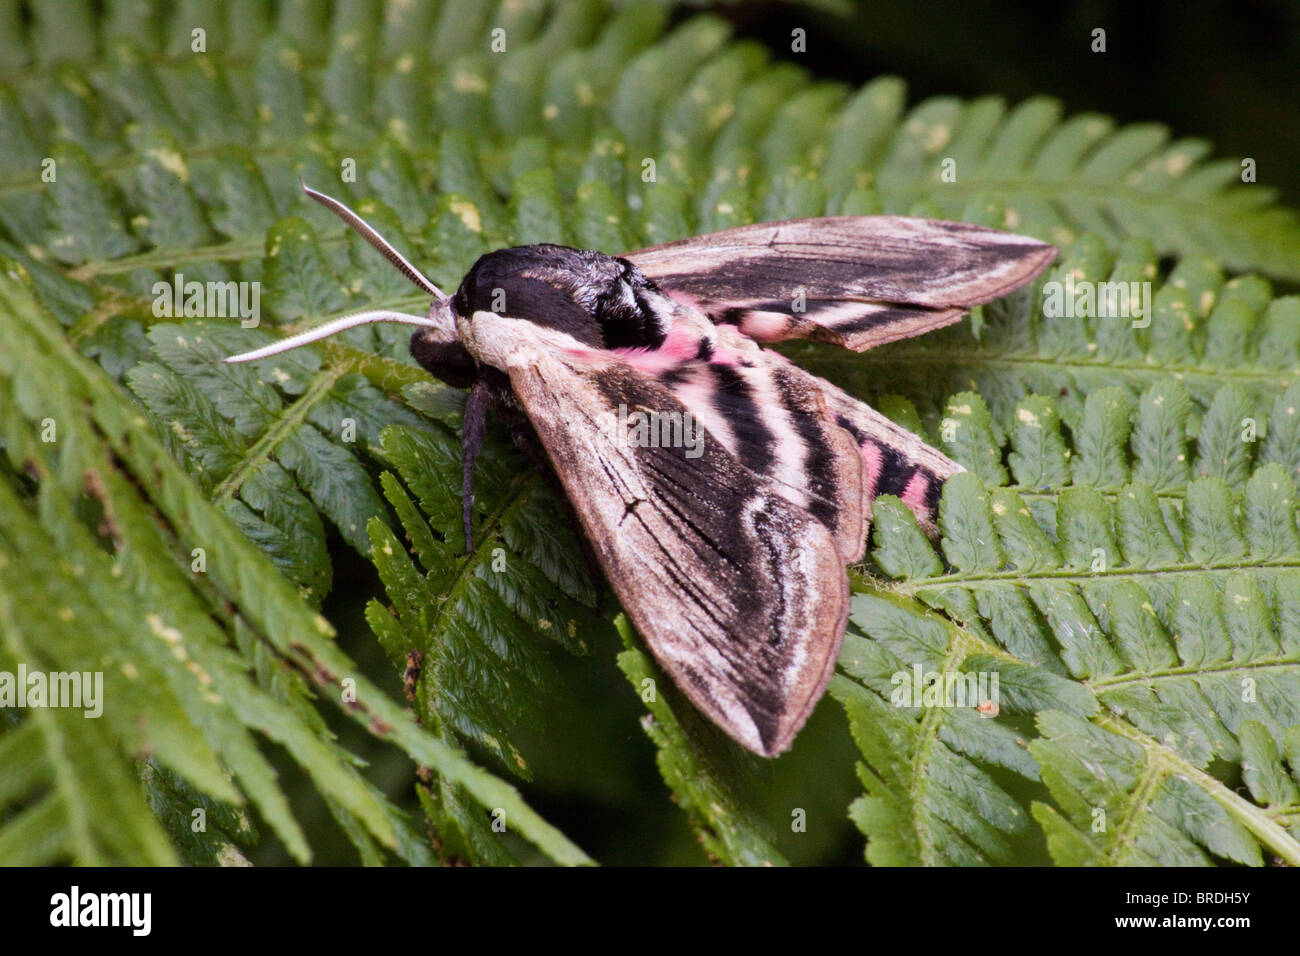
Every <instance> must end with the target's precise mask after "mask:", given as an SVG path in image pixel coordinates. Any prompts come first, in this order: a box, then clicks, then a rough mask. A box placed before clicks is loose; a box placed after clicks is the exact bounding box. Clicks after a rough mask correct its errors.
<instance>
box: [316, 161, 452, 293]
mask: <svg viewBox="0 0 1300 956" xmlns="http://www.w3.org/2000/svg"><path fill="white" fill-rule="evenodd" d="M299 182H300V183H302V190H303V192H305V193H306V194H307V195H308V196H310V197H311V198H312V199H314V200H316V201H317V202H318V203H320V204H321V205H322V206H324V207H325V208H326V209H328V210H329V211H330V212H332V213H334V215H336V216H338V217H339V218H340V219H342V220H343V221H344V222H346V223H347V224H348V225H349V226H350V227H352V229H354V230H355V231H356V232H357V233H358V234H359V235H360V236H361V238H362V239H364V240H366V242H368V243H370V244H371V245H372V246H374V247H375V248H376V249H378V250H379V252H380V254H381V255H382V256H383V257H384V258H385V259H387V260H388V261H389V262H391V263H392V264H393V265H394V266H396V267H397V271H398V272H400V273H401V274H402V275H404V276H406V278H407V279H409V280H410V281H411V282H413V283H414V284H415V285H417V286H419V287H420V288H421V289H423V290H424V291H425V292H427V293H429V295H431V296H434V297H435V298H438V299H446V298H447V296H446V294H445V293H444V292H443V291H442V290H441V289H439V288H438V287H437V286H436V285H434V284H433V282H432V281H430V279H429V278H428V276H426V275H425V274H424V273H423V272H421V271H420V270H419V269H417V268H415V266H413V265H411V263H410V262H408V261H407V259H406V257H405V256H404V255H402V254H401V253H400V252H398V251H397V250H396V249H394V248H393V247H392V246H391V245H389V243H388V240H386V239H385V238H384V237H383V236H381V235H380V234H379V233H378V232H376V231H375V229H374V227H373V226H371V225H370V223H368V222H366V221H365V220H364V219H362V218H361V217H360V216H358V215H357V214H356V213H354V212H353V211H352V210H351V209H349V208H348V207H347V206H345V205H343V203H341V202H339V201H338V200H337V199H334V198H333V197H331V196H326V195H325V194H324V193H321V192H317V191H316V190H314V189H312V188H311V187H310V186H308V185H307V184H306V183H304V182H302V180H299Z"/></svg>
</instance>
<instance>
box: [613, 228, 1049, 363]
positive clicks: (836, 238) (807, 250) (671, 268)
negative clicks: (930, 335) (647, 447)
mask: <svg viewBox="0 0 1300 956" xmlns="http://www.w3.org/2000/svg"><path fill="white" fill-rule="evenodd" d="M1055 255H1056V249H1055V248H1053V247H1052V246H1050V245H1048V244H1046V243H1043V242H1039V241H1038V240H1036V239H1031V238H1028V237H1026V236H1017V235H1012V234H1010V233H1005V232H999V231H998V230H995V229H986V228H983V227H980V226H972V225H968V224H966V223H958V222H943V221H939V220H934V219H913V218H908V217H902V216H825V217H821V218H817V219H792V220H789V221H786V222H770V223H759V224H756V225H752V226H741V227H739V228H736V229H727V230H724V231H722V232H715V233H711V234H709V235H704V236H695V237H692V238H690V239H683V240H680V241H678V242H670V243H666V244H664V245H660V246H652V247H651V248H648V249H641V250H638V251H637V252H632V253H629V254H628V255H627V256H626V258H628V259H629V260H631V261H632V262H633V263H634V264H635V265H636V266H637V267H638V268H639V269H640V270H641V271H642V272H643V273H645V275H646V276H647V277H649V278H650V279H653V280H654V281H655V283H656V284H658V285H659V287H660V288H662V289H663V290H664V291H666V292H668V293H670V294H676V295H679V296H683V297H689V298H690V299H691V300H693V301H694V302H695V303H697V304H698V306H699V307H700V308H701V309H702V310H703V311H704V312H705V313H707V314H708V315H709V316H710V318H712V319H713V321H714V322H717V323H720V324H729V325H735V326H737V327H738V328H739V329H740V331H741V332H743V333H744V334H745V335H747V336H749V337H750V338H753V339H756V340H758V341H763V342H773V341H781V340H784V339H795V338H806V339H814V340H817V341H823V342H832V343H834V344H837V345H843V346H845V347H846V348H850V349H854V350H855V351H859V352H861V351H865V350H866V349H869V348H873V347H874V346H877V345H881V344H884V343H885V342H892V341H895V340H897V339H902V338H910V337H911V336H914V335H919V334H921V333H923V332H928V331H930V330H932V329H937V328H941V327H942V326H945V325H951V324H952V323H953V322H956V321H957V320H958V319H960V318H961V317H962V315H963V314H964V313H965V312H966V311H968V310H969V309H970V308H971V307H972V306H975V305H979V304H981V303H984V302H989V301H991V300H993V299H996V298H998V297H999V296H1003V295H1006V294H1007V293H1009V292H1011V291H1013V290H1015V289H1017V288H1019V287H1020V286H1022V285H1024V284H1025V283H1027V282H1029V281H1030V280H1031V279H1033V278H1034V277H1035V276H1037V275H1038V274H1039V273H1040V272H1042V271H1043V270H1044V269H1045V268H1047V265H1048V264H1049V263H1050V262H1051V261H1052V259H1053V258H1054V257H1055Z"/></svg>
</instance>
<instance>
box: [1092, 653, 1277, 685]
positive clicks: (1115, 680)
mask: <svg viewBox="0 0 1300 956" xmlns="http://www.w3.org/2000/svg"><path fill="white" fill-rule="evenodd" d="M1292 668H1300V656H1297V657H1266V658H1263V659H1261V660H1255V661H1223V662H1221V663H1215V664H1202V665H1197V666H1192V665H1190V664H1189V665H1187V666H1184V667H1169V668H1161V669H1160V670H1154V671H1142V672H1140V673H1138V672H1130V673H1129V674H1128V675H1126V676H1123V677H1098V678H1089V679H1088V680H1085V681H1083V682H1082V683H1083V684H1084V685H1085V686H1087V687H1091V688H1092V689H1093V690H1094V691H1096V692H1097V693H1098V694H1102V693H1105V692H1106V691H1108V690H1113V689H1115V688H1118V687H1132V686H1139V687H1142V686H1147V685H1149V684H1150V683H1151V682H1152V681H1160V680H1175V679H1177V678H1182V677H1204V676H1206V675H1208V674H1238V673H1241V672H1242V671H1267V670H1289V669H1292Z"/></svg>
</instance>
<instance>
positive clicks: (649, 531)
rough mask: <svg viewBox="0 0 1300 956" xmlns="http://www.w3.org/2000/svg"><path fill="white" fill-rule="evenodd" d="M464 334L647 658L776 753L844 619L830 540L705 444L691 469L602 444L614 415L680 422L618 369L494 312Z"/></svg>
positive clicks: (651, 386) (816, 686)
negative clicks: (491, 369) (491, 371)
mask: <svg viewBox="0 0 1300 956" xmlns="http://www.w3.org/2000/svg"><path fill="white" fill-rule="evenodd" d="M471 326H472V328H471V330H470V335H469V338H468V339H467V343H468V344H469V347H470V348H471V351H476V350H479V349H481V351H477V354H478V355H479V356H480V357H484V358H487V357H491V358H492V359H493V360H496V361H501V362H502V363H503V365H504V369H505V371H506V372H507V373H508V374H509V377H510V384H511V387H512V389H513V391H514V394H515V396H516V397H517V398H518V400H519V402H520V404H521V405H522V407H523V409H524V411H525V413H526V414H527V415H528V418H529V420H530V421H531V422H532V424H533V427H534V428H535V429H536V432H537V434H538V436H539V438H540V439H541V442H542V444H543V446H544V448H545V449H546V453H547V456H548V457H549V459H550V461H551V463H552V464H553V466H554V467H555V470H556V473H557V474H558V476H559V478H560V481H561V482H562V484H563V486H564V490H565V493H566V494H567V496H568V498H569V500H570V501H571V502H572V503H573V505H574V509H575V511H576V512H577V514H578V517H579V520H580V522H581V524H582V526H583V529H584V531H585V532H586V534H587V536H588V538H589V540H590V541H591V542H592V545H593V547H594V548H595V550H596V554H597V556H598V558H599V560H600V563H601V565H602V567H603V568H604V570H605V572H606V576H607V577H608V579H609V582H610V584H611V586H612V587H613V589H614V592H615V594H616V595H617V596H618V598H619V600H620V602H621V603H622V604H623V607H624V608H625V609H626V611H627V613H628V616H629V617H630V618H631V619H632V622H633V624H635V625H636V628H637V630H638V632H639V633H640V634H641V636H642V638H643V639H644V640H645V642H646V644H647V646H648V647H649V649H650V651H651V653H652V654H653V655H654V656H655V658H656V659H657V660H658V661H659V663H660V665H661V666H662V667H663V668H664V669H665V670H666V671H667V672H668V674H669V675H670V676H671V677H672V678H673V680H674V682H675V683H676V684H677V685H678V686H679V687H681V688H682V690H683V691H684V692H685V694H686V695H687V697H688V698H689V699H690V700H691V701H692V703H694V704H695V706H696V707H698V708H699V709H700V710H701V711H703V712H704V713H705V714H706V715H708V716H709V717H710V719H712V720H713V721H714V722H715V723H717V724H718V725H719V726H721V727H722V728H723V729H724V730H726V731H727V733H729V734H730V735H731V736H732V737H733V738H735V739H736V740H737V741H739V742H740V743H741V744H743V745H744V746H745V747H747V748H749V749H750V750H753V751H754V752H756V753H759V754H762V755H764V756H774V755H775V754H777V753H780V752H782V751H784V750H786V749H787V748H788V747H789V745H790V742H791V741H792V740H793V738H794V735H795V734H796V733H797V732H798V730H799V728H800V727H801V726H802V725H803V723H804V721H805V720H806V719H807V717H808V714H809V713H810V712H811V710H812V708H813V706H814V705H815V704H816V702H817V700H818V699H819V698H820V696H821V694H822V692H823V691H824V690H825V686H826V683H827V682H828V681H829V680H830V675H831V672H832V670H833V668H834V663H835V658H836V656H837V655H838V652H839V645H840V641H841V639H842V637H843V633H844V626H845V622H846V621H847V616H848V602H849V585H848V578H847V575H846V573H845V570H844V559H843V557H841V555H840V553H839V551H838V549H837V547H836V542H835V539H834V537H833V536H832V534H831V532H830V530H829V529H828V528H827V527H826V525H825V524H824V523H823V522H821V521H819V520H818V519H816V518H814V517H813V516H812V515H811V514H809V513H808V512H807V511H806V510H804V509H802V508H799V507H797V506H795V505H793V504H791V503H790V502H789V501H788V500H786V498H785V497H784V496H783V495H782V494H781V493H780V491H779V490H778V489H777V488H776V487H775V486H774V483H773V482H772V481H771V480H770V479H768V478H766V477H764V476H761V475H756V474H754V473H753V472H752V471H750V470H749V469H748V468H746V467H744V466H743V465H742V464H740V463H739V462H738V461H737V460H736V459H735V458H734V457H733V456H732V455H731V454H730V453H729V452H727V451H726V449H725V448H723V447H722V446H721V444H720V443H719V442H717V441H716V439H713V438H712V436H709V435H706V442H705V450H704V454H702V455H700V456H698V457H695V458H692V457H689V456H688V455H687V454H686V453H685V451H686V450H685V449H682V448H673V447H662V446H660V447H643V446H640V445H639V444H637V443H635V442H629V441H624V440H620V439H619V437H618V436H617V435H611V434H610V433H609V430H608V429H607V428H604V427H602V419H604V418H605V416H606V415H607V414H608V411H609V409H610V408H616V407H618V406H619V405H625V406H627V407H636V408H645V409H651V410H655V411H657V412H661V413H665V414H673V413H676V414H681V413H683V412H685V411H686V409H685V407H684V406H682V405H681V403H680V402H678V400H677V399H676V398H675V397H674V396H673V395H672V393H671V392H670V391H669V390H668V389H667V388H665V387H664V386H663V385H661V384H659V383H657V382H655V381H653V380H651V379H648V378H646V377H644V376H642V375H640V374H638V373H637V372H636V371H635V370H634V369H632V368H631V367H630V366H629V365H628V364H627V363H625V362H623V361H622V360H620V359H618V358H617V357H615V356H610V355H605V356H602V355H600V354H598V353H596V352H592V351H589V350H579V349H574V348H567V349H566V348H558V349H557V348H556V342H557V335H556V333H554V332H553V331H552V330H547V329H539V328H538V327H537V326H535V325H534V324H533V323H531V322H527V321H521V320H519V319H513V318H509V317H505V316H497V315H495V314H494V313H490V312H479V313H476V314H475V315H474V317H473V319H472V322H471ZM501 343H508V344H506V345H503V344H501Z"/></svg>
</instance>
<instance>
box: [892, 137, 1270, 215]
mask: <svg viewBox="0 0 1300 956" xmlns="http://www.w3.org/2000/svg"><path fill="white" fill-rule="evenodd" d="M900 129H901V127H900ZM1102 142H1105V140H1104V139H1103V140H1102ZM1168 145H1169V144H1168V143H1164V144H1161V146H1160V147H1159V148H1157V149H1156V150H1154V151H1153V152H1151V153H1149V154H1148V155H1146V156H1144V157H1142V159H1139V160H1138V161H1137V162H1136V163H1134V164H1133V165H1131V166H1130V167H1129V170H1128V171H1132V170H1134V169H1140V168H1141V167H1142V165H1143V164H1144V163H1146V162H1148V161H1150V160H1151V159H1154V158H1155V157H1156V156H1157V155H1159V153H1160V151H1161V150H1162V149H1164V148H1165V147H1167V146H1168ZM1202 167H1203V164H1202V163H1192V164H1190V165H1189V166H1188V167H1187V172H1194V171H1195V170H1197V169H1199V168H1202ZM877 172H879V170H877ZM1072 172H1077V170H1072ZM1183 182H1185V180H1184V181H1183ZM1180 184H1181V183H1180ZM913 185H915V186H916V187H917V189H916V190H915V192H920V193H923V194H925V195H930V196H938V195H941V194H944V193H956V194H957V195H965V196H972V195H978V194H981V193H983V194H988V193H998V192H1007V193H1012V192H1014V193H1022V194H1026V195H1031V196H1037V197H1039V198H1042V199H1044V200H1046V201H1047V202H1051V203H1059V202H1060V201H1061V200H1062V199H1081V200H1085V201H1088V202H1091V203H1096V204H1098V205H1102V206H1111V205H1114V204H1115V203H1117V202H1125V203H1128V204H1131V205H1135V206H1138V207H1141V208H1144V209H1147V210H1152V209H1155V210H1161V211H1168V210H1170V209H1174V210H1176V211H1177V212H1178V214H1179V215H1183V216H1193V217H1195V218H1196V220H1197V221H1198V222H1199V221H1204V219H1205V215H1206V212H1205V207H1206V206H1207V205H1210V204H1211V203H1214V202H1215V201H1216V200H1217V201H1219V202H1222V201H1223V199H1224V196H1225V195H1231V192H1230V190H1228V189H1225V188H1221V189H1217V190H1215V191H1214V192H1213V193H1211V194H1210V195H1209V196H1194V197H1188V198H1184V197H1183V196H1181V195H1179V194H1178V193H1177V192H1174V191H1160V190H1154V189H1139V188H1138V187H1136V186H1134V185H1131V184H1128V183H1125V182H1122V181H1121V182H1117V183H1113V184H1112V183H1092V182H1087V181H1085V180H1081V179H1080V178H1079V177H1078V176H1075V177H1072V178H1070V179H1056V180H1044V179H1025V178H1019V177H1017V178H1008V179H987V178H986V179H981V178H980V177H979V176H975V177H960V176H959V177H958V178H957V180H956V181H954V182H951V183H927V182H924V181H915V182H914V183H913ZM899 194H900V195H901V196H902V198H909V197H908V195H907V192H906V191H902V190H900V191H899ZM882 195H888V194H882ZM1166 197H1167V198H1166ZM1162 199H1163V200H1164V201H1161V200H1162ZM1244 209H1245V211H1246V212H1251V211H1255V212H1257V211H1258V208H1257V207H1255V206H1247V207H1244ZM1216 216H1217V217H1218V221H1220V222H1222V221H1233V220H1234V219H1236V218H1238V217H1234V216H1233V215H1231V211H1224V210H1219V211H1218V212H1217V213H1216ZM1063 218H1064V219H1066V221H1069V219H1070V217H1068V216H1067V217H1063ZM1240 218H1249V217H1248V216H1241V217H1240ZM1234 224H1235V223H1234ZM1121 231H1122V232H1123V233H1125V234H1127V233H1128V232H1129V230H1127V229H1123V230H1121Z"/></svg>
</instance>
